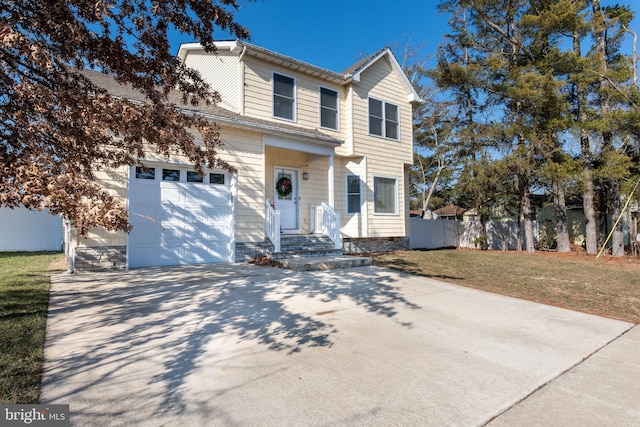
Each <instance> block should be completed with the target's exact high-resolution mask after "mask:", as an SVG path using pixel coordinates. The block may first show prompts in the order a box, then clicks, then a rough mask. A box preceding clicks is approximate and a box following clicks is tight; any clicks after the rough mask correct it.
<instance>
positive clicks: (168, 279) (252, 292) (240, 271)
mask: <svg viewBox="0 0 640 427" xmlns="http://www.w3.org/2000/svg"><path fill="white" fill-rule="evenodd" d="M365 271H366V274H365ZM393 283H394V278H393V277H392V275H390V274H388V272H386V271H385V270H382V269H378V270H375V273H374V274H373V275H372V273H371V271H368V270H363V269H345V270H340V271H338V272H336V273H335V274H332V275H331V278H330V280H329V281H325V280H317V279H316V278H315V277H314V276H313V275H311V274H302V273H294V272H291V271H288V270H276V269H271V268H264V267H253V266H247V265H201V266H189V267H174V268H149V269H144V270H131V271H129V272H126V273H102V274H89V273H87V274H81V275H77V276H64V275H60V276H57V277H56V278H54V285H53V292H52V297H51V302H50V312H49V322H48V325H47V344H46V347H47V349H48V352H47V357H46V358H47V362H48V363H47V372H46V374H45V378H44V381H43V384H44V389H45V391H46V392H45V396H44V397H45V398H46V399H55V400H57V401H63V402H64V401H66V399H77V398H79V396H80V395H81V394H82V393H85V392H87V393H94V392H98V393H99V391H97V390H99V389H100V388H101V385H102V384H103V383H104V382H106V381H110V380H111V379H113V378H114V377H117V376H119V375H121V374H122V373H125V374H130V368H133V369H142V366H141V364H143V365H145V364H146V365H148V363H149V361H150V360H153V359H154V358H158V357H160V358H161V359H162V365H163V366H162V369H161V370H160V372H157V373H156V374H155V375H153V376H152V377H151V379H150V380H148V381H147V382H146V383H145V384H137V386H144V388H145V389H146V391H144V393H148V392H149V390H154V394H156V397H161V400H162V401H161V402H160V403H159V407H161V408H162V411H163V412H166V413H173V414H175V413H178V414H179V413H181V411H183V410H184V409H185V401H184V396H183V385H184V382H185V379H186V378H187V377H188V376H189V375H190V374H191V373H192V372H193V371H194V368H195V365H196V363H197V362H198V360H199V358H200V357H201V356H202V354H203V353H204V352H205V347H206V345H207V344H208V343H210V342H211V340H212V339H214V338H215V337H216V336H227V337H228V336H233V337H234V338H235V339H236V340H237V341H243V342H249V341H250V342H254V343H259V344H260V345H261V346H264V348H267V349H269V350H270V351H277V352H284V353H286V354H293V353H297V352H300V351H301V350H302V349H304V348H311V347H327V348H328V347H331V346H332V345H333V341H332V334H334V333H336V332H337V331H336V328H335V326H334V325H333V324H332V323H331V322H330V321H327V320H325V319H326V317H327V316H323V315H326V314H330V313H332V312H333V311H334V310H333V309H332V308H331V303H338V306H339V307H340V309H344V308H345V307H344V304H347V306H353V305H356V306H359V307H362V308H363V309H364V310H366V311H367V312H369V313H373V314H376V315H379V316H385V317H387V318H396V317H397V314H398V313H397V307H398V305H400V306H402V307H404V308H408V309H417V308H419V307H418V306H417V305H415V304H413V303H411V302H409V301H407V300H406V299H405V298H404V297H403V296H402V295H401V294H400V293H399V292H398V290H397V289H396V288H394V286H393ZM300 298H305V299H306V300H311V301H315V304H311V305H308V306H307V307H305V306H304V305H302V306H301V305H300V304H297V303H291V301H292V300H293V299H296V300H299V299H300ZM314 305H317V306H318V307H320V308H319V310H321V309H322V308H323V307H324V308H326V309H325V310H323V311H316V310H314V309H313V306H314ZM323 317H324V319H323ZM398 322H400V320H398ZM404 326H405V327H410V326H411V324H410V323H405V324H404ZM77 337H83V338H82V340H83V341H82V342H78V341H75V340H74V338H77ZM67 341H68V342H69V343H70V344H69V345H67V344H63V343H65V342H67ZM98 372H99V375H96V373H98ZM87 373H92V375H91V380H90V381H88V382H80V383H78V384H77V385H73V384H75V381H76V380H77V379H78V378H79V376H82V375H85V376H86V374H87ZM60 384H66V385H67V386H66V387H59V385H60ZM62 390H64V392H62ZM129 392H130V390H126V389H123V390H122V393H123V394H127V393H129ZM107 397H108V396H107V395H105V398H107ZM72 406H74V405H72ZM113 415H114V416H115V415H117V413H114V414H113Z"/></svg>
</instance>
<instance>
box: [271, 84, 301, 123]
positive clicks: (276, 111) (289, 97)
mask: <svg viewBox="0 0 640 427" xmlns="http://www.w3.org/2000/svg"><path fill="white" fill-rule="evenodd" d="M295 94H296V81H295V79H294V78H293V77H288V76H284V75H282V74H278V73H273V116H274V117H279V118H281V119H287V120H295V119H296V114H295V112H296V95H295Z"/></svg>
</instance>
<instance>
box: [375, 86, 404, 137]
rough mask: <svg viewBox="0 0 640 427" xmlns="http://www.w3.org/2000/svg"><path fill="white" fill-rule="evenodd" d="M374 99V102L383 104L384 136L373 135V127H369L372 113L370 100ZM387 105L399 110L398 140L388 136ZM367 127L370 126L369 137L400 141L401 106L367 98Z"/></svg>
mask: <svg viewBox="0 0 640 427" xmlns="http://www.w3.org/2000/svg"><path fill="white" fill-rule="evenodd" d="M370 99H373V100H374V101H379V102H382V135H376V134H375V133H371V126H369V121H370V118H371V111H369V100H370ZM386 105H392V106H394V107H396V108H397V111H398V137H397V138H390V137H388V136H387V126H386V122H387V117H386V109H385V106H386ZM367 126H369V128H368V131H369V135H371V136H375V137H378V138H384V139H390V140H392V141H400V106H399V105H397V104H394V103H392V102H387V101H385V100H383V99H379V98H375V97H373V96H370V97H368V98H367Z"/></svg>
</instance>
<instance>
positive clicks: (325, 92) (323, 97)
mask: <svg viewBox="0 0 640 427" xmlns="http://www.w3.org/2000/svg"><path fill="white" fill-rule="evenodd" d="M320 105H322V106H323V107H327V108H331V109H333V110H337V109H338V92H336V91H335V90H330V89H325V88H323V87H322V88H320Z"/></svg>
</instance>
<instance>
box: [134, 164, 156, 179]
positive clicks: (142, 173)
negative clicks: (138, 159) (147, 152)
mask: <svg viewBox="0 0 640 427" xmlns="http://www.w3.org/2000/svg"><path fill="white" fill-rule="evenodd" d="M136 178H137V179H156V168H145V167H142V166H136Z"/></svg>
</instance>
